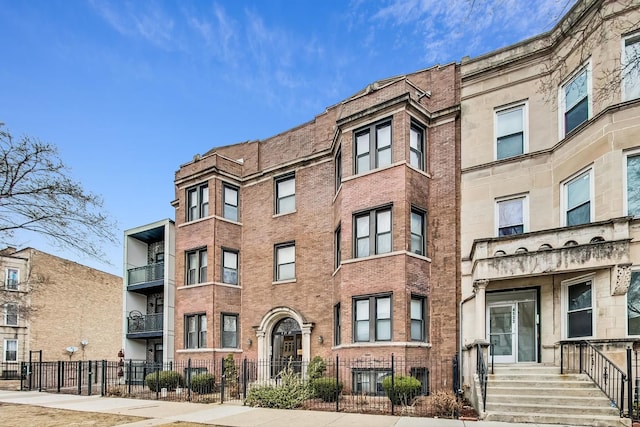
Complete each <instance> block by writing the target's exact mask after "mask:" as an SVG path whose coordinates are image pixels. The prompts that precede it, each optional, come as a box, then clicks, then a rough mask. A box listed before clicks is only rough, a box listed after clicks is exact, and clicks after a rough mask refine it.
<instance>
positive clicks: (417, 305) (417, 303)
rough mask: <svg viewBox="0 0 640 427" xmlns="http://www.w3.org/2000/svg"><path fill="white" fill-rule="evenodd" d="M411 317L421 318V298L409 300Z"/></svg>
mask: <svg viewBox="0 0 640 427" xmlns="http://www.w3.org/2000/svg"><path fill="white" fill-rule="evenodd" d="M411 318H412V319H419V320H422V300H419V299H412V300H411Z"/></svg>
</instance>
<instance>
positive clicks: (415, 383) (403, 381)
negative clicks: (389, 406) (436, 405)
mask: <svg viewBox="0 0 640 427" xmlns="http://www.w3.org/2000/svg"><path fill="white" fill-rule="evenodd" d="M391 380H392V377H391V376H388V377H386V378H385V379H384V380H382V388H383V389H384V391H385V393H387V396H388V397H389V399H390V400H391V402H393V404H394V405H410V404H411V403H412V402H413V399H414V398H415V397H416V396H418V395H419V394H420V392H421V390H422V383H421V382H420V381H419V380H418V379H417V378H413V377H405V376H402V375H400V376H397V377H395V378H393V386H392V385H391Z"/></svg>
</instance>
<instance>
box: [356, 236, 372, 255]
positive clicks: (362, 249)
mask: <svg viewBox="0 0 640 427" xmlns="http://www.w3.org/2000/svg"><path fill="white" fill-rule="evenodd" d="M357 251H358V254H357V258H362V257H365V256H369V254H370V252H369V238H368V237H365V238H360V239H358V248H357Z"/></svg>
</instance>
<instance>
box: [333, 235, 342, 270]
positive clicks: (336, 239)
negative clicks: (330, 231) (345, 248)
mask: <svg viewBox="0 0 640 427" xmlns="http://www.w3.org/2000/svg"><path fill="white" fill-rule="evenodd" d="M341 239H342V228H341V226H338V228H336V231H335V232H334V236H333V245H334V248H335V250H334V259H333V268H334V269H336V268H338V267H340V263H342V242H341V241H340V240H341Z"/></svg>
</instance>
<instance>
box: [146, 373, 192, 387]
mask: <svg viewBox="0 0 640 427" xmlns="http://www.w3.org/2000/svg"><path fill="white" fill-rule="evenodd" d="M144 381H145V383H146V384H147V387H149V390H151V391H159V390H161V389H163V388H166V389H167V390H168V391H173V390H175V389H176V388H177V387H183V386H184V378H182V375H180V374H179V373H177V372H175V371H160V372H152V373H150V374H148V375H147V376H146V377H145V379H144ZM156 381H158V383H157V384H156Z"/></svg>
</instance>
